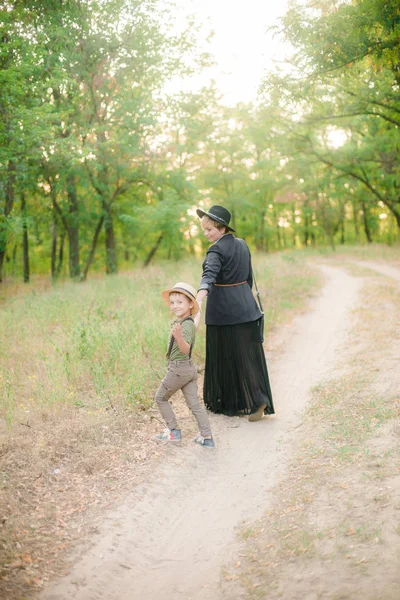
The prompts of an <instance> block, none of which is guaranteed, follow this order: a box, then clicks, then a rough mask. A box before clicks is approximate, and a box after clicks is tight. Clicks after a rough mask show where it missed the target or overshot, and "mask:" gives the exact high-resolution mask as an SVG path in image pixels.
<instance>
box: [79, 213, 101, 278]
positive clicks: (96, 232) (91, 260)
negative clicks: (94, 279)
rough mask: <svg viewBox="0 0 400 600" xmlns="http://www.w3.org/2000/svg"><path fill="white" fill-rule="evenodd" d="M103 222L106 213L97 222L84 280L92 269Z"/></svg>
mask: <svg viewBox="0 0 400 600" xmlns="http://www.w3.org/2000/svg"><path fill="white" fill-rule="evenodd" d="M103 223H104V215H103V216H102V217H101V218H100V220H99V222H98V223H97V227H96V231H95V232H94V236H93V239H92V246H91V248H90V252H89V256H88V259H87V261H86V266H85V270H84V271H83V281H86V278H87V274H88V272H89V269H90V265H91V264H92V262H93V258H94V253H95V251H96V246H97V242H98V239H99V235H100V231H101V228H102V227H103Z"/></svg>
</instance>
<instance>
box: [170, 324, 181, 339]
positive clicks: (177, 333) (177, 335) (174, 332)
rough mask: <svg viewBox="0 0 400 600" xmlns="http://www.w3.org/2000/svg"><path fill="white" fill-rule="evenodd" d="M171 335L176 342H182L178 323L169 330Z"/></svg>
mask: <svg viewBox="0 0 400 600" xmlns="http://www.w3.org/2000/svg"><path fill="white" fill-rule="evenodd" d="M171 334H172V335H173V336H174V338H175V339H176V341H177V342H179V341H180V340H183V337H182V325H181V324H180V323H176V324H175V325H174V326H173V328H172V329H171Z"/></svg>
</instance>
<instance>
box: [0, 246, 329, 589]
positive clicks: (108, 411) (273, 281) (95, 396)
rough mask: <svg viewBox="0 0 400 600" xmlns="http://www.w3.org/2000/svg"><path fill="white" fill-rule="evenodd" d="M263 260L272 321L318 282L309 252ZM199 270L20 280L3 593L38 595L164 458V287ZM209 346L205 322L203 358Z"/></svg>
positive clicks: (8, 405) (4, 484)
mask: <svg viewBox="0 0 400 600" xmlns="http://www.w3.org/2000/svg"><path fill="white" fill-rule="evenodd" d="M255 262H256V265H257V269H258V271H257V274H258V280H259V286H260V289H261V291H262V293H263V295H264V294H265V303H266V305H267V306H268V307H269V308H270V312H269V313H268V316H267V328H268V327H271V323H272V322H273V320H282V319H285V318H286V319H288V318H290V317H291V314H292V313H293V311H294V310H299V309H301V308H303V307H304V305H305V304H306V303H307V300H308V298H309V297H310V295H311V294H312V293H313V292H314V293H315V290H316V289H318V285H319V278H318V275H316V273H315V272H314V271H313V269H312V268H310V267H309V266H307V265H306V264H305V263H304V261H303V260H301V259H291V260H286V259H284V258H280V257H279V256H274V257H271V258H268V259H263V260H262V259H261V258H258V257H257V258H256V261H255ZM198 268H199V265H198V264H197V263H195V262H190V261H187V262H185V263H179V265H178V264H172V265H165V266H163V267H160V266H158V267H157V266H154V267H152V268H150V269H148V270H138V271H135V272H133V273H131V274H124V275H120V276H117V277H111V278H107V279H106V278H98V279H95V280H93V281H90V282H87V283H84V284H72V283H65V284H63V285H60V286H57V287H56V288H54V289H49V290H45V289H42V288H41V289H40V290H39V291H38V292H37V293H36V292H35V293H32V292H31V293H28V292H26V289H25V288H24V293H23V295H17V296H15V297H10V298H9V299H8V300H7V301H6V302H4V303H3V304H2V306H1V312H0V326H1V328H2V333H3V336H2V337H3V340H4V341H3V343H2V346H1V348H0V365H1V366H0V398H1V404H0V411H1V412H0V436H1V437H0V486H1V496H0V519H1V524H0V564H2V565H3V566H2V567H1V569H0V597H2V598H6V599H7V600H17V599H18V600H21V599H22V598H24V597H29V598H32V597H34V596H35V595H36V593H37V592H38V591H39V590H40V589H41V588H42V586H43V585H44V583H45V581H47V580H48V579H49V578H51V577H53V576H54V575H55V574H58V575H60V574H62V573H63V572H65V569H66V568H68V566H67V565H68V561H67V557H69V556H70V551H71V548H73V547H74V545H75V544H76V543H77V541H78V540H79V541H82V539H88V540H89V539H90V535H91V534H92V533H93V532H94V531H95V529H96V523H97V522H98V521H99V519H101V517H102V515H103V513H104V510H105V509H106V508H108V507H111V506H113V505H116V504H118V503H119V502H122V501H123V499H124V497H125V496H126V495H127V494H128V493H129V490H131V489H132V487H133V486H134V485H136V484H137V483H138V482H139V481H141V480H143V479H145V478H146V476H147V474H148V473H149V470H151V469H152V467H153V466H154V464H155V462H156V461H158V460H160V459H161V458H162V455H163V452H164V450H163V448H160V447H159V446H158V445H155V444H154V443H153V440H152V436H153V435H154V434H155V433H156V432H158V431H159V430H160V428H163V427H164V425H163V424H162V423H161V420H160V417H159V415H158V412H157V411H156V410H154V408H153V407H152V398H153V395H154V391H155V390H156V388H157V386H158V384H159V381H160V378H161V376H162V374H163V371H164V361H165V359H164V351H165V349H166V335H167V331H166V330H167V329H168V319H169V314H168V309H167V308H166V307H165V305H164V304H163V302H162V301H161V299H160V290H162V289H164V288H165V287H167V286H169V285H171V284H173V283H175V281H176V279H177V278H179V279H182V280H186V281H189V282H192V283H195V282H196V280H197V278H198ZM178 272H179V276H178V277H177V273H178ZM203 348H204V328H203V329H202V330H201V332H200V333H199V336H198V340H197V345H196V349H195V359H196V362H197V364H198V365H199V366H200V367H201V365H202V363H203V360H204V355H203ZM178 414H179V408H178ZM182 418H185V417H184V415H182Z"/></svg>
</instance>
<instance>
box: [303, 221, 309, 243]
mask: <svg viewBox="0 0 400 600" xmlns="http://www.w3.org/2000/svg"><path fill="white" fill-rule="evenodd" d="M309 222H310V217H309V216H308V215H307V214H306V215H305V216H304V238H303V243H304V245H305V246H307V244H308V237H309V231H308V226H309Z"/></svg>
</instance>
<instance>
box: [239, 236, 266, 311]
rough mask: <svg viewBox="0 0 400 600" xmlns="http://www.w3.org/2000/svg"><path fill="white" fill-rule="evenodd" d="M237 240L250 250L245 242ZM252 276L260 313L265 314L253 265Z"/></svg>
mask: <svg viewBox="0 0 400 600" xmlns="http://www.w3.org/2000/svg"><path fill="white" fill-rule="evenodd" d="M236 239H239V240H240V241H241V242H243V244H244V245H245V246H246V248H248V246H247V244H246V242H245V241H244V240H242V239H241V238H236ZM251 274H252V277H253V281H254V287H255V288H256V296H257V301H258V305H259V307H260V311H261V312H262V313H263V314H264V309H263V305H262V303H261V295H260V292H259V291H258V286H257V281H256V275H255V273H254V269H253V263H251Z"/></svg>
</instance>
